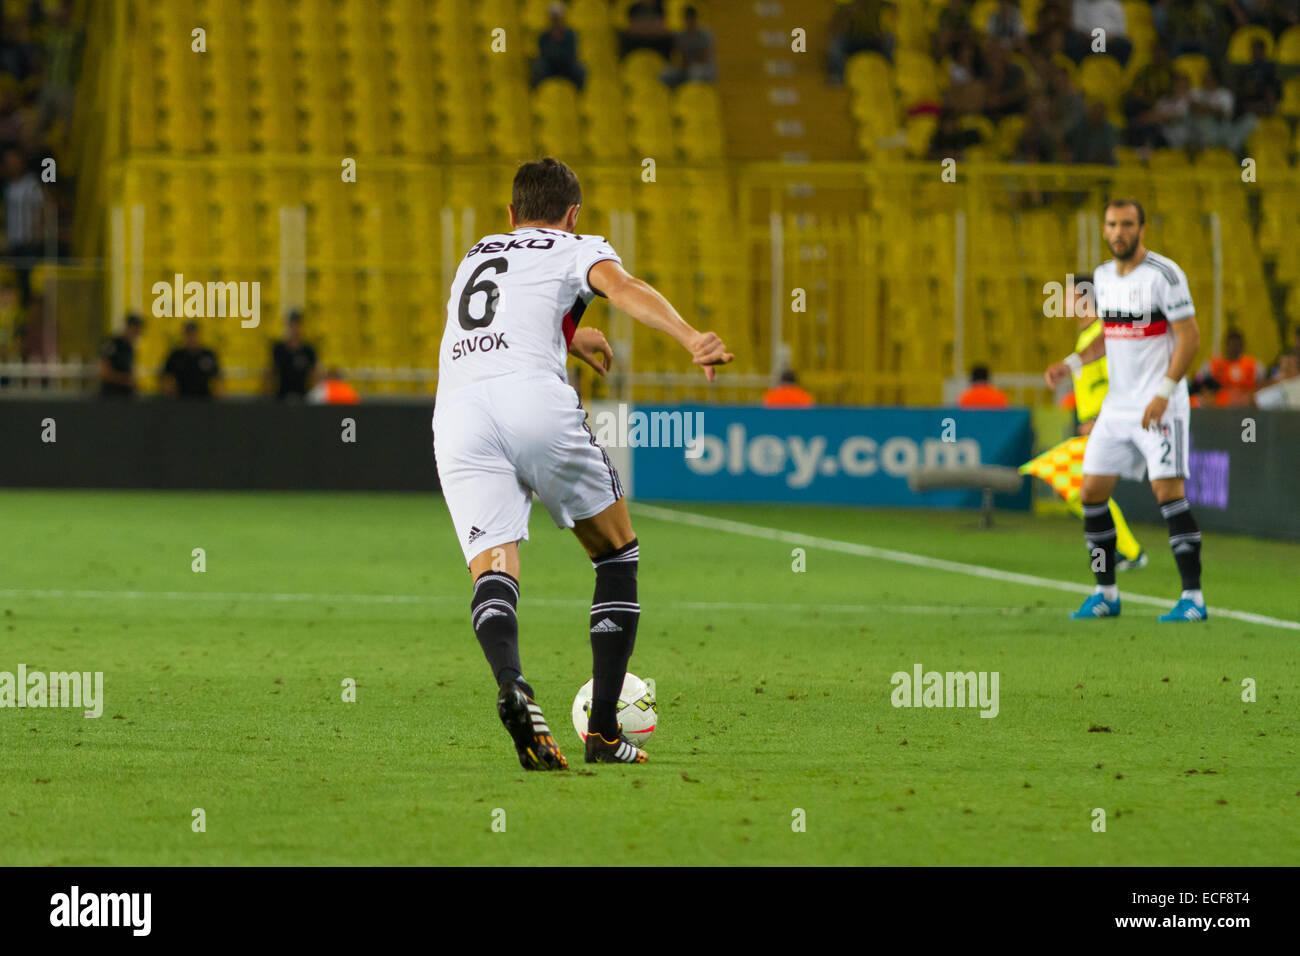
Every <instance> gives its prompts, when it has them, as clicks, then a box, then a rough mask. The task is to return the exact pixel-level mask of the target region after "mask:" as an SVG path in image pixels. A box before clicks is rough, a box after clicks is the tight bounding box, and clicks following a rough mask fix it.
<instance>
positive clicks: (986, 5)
mask: <svg viewBox="0 0 1300 956" xmlns="http://www.w3.org/2000/svg"><path fill="white" fill-rule="evenodd" d="M997 9H998V0H975V5H974V6H972V7H971V8H970V23H971V26H973V27H974V28H975V29H976V30H979V31H980V33H987V32H988V29H989V20H991V19H993V14H994V13H996V12H997Z"/></svg>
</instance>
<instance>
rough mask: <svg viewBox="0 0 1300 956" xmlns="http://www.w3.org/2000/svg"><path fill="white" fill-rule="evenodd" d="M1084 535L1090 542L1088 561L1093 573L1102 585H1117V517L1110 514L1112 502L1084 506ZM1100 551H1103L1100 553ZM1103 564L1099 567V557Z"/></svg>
mask: <svg viewBox="0 0 1300 956" xmlns="http://www.w3.org/2000/svg"><path fill="white" fill-rule="evenodd" d="M1083 536H1084V540H1085V541H1086V542H1087V543H1088V561H1089V562H1090V563H1091V565H1092V573H1093V574H1094V575H1095V576H1096V578H1097V583H1098V584H1100V585H1101V586H1102V587H1114V586H1115V519H1114V518H1112V517H1111V514H1110V502H1109V501H1103V502H1101V503H1099V504H1091V505H1088V504H1085V505H1084V506H1083ZM1098 551H1100V552H1101V554H1100V555H1098V553H1097V552H1098ZM1099 557H1100V559H1101V566H1100V568H1098V561H1097V559H1098V558H1099Z"/></svg>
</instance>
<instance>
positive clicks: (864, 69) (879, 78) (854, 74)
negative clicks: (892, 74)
mask: <svg viewBox="0 0 1300 956" xmlns="http://www.w3.org/2000/svg"><path fill="white" fill-rule="evenodd" d="M844 79H845V82H846V83H848V86H849V89H851V90H858V89H861V90H871V89H875V88H876V87H877V86H881V85H886V84H888V83H889V61H888V60H886V59H885V58H884V57H883V56H881V55H880V54H879V53H855V54H853V56H851V57H849V61H848V63H847V65H846V66H845V68H844Z"/></svg>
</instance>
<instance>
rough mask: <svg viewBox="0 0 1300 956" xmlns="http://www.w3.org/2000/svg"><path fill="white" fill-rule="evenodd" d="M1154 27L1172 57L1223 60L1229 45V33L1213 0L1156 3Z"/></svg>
mask: <svg viewBox="0 0 1300 956" xmlns="http://www.w3.org/2000/svg"><path fill="white" fill-rule="evenodd" d="M1151 24H1152V26H1154V27H1155V30H1156V37H1157V41H1158V42H1159V43H1160V44H1162V45H1163V46H1164V47H1165V48H1166V49H1167V50H1168V51H1169V55H1170V56H1171V57H1179V56H1182V55H1183V54H1184V53H1201V54H1204V55H1205V56H1208V57H1210V58H1211V59H1221V58H1222V57H1223V53H1224V51H1225V50H1226V49H1227V46H1228V40H1227V31H1226V30H1225V29H1224V28H1223V25H1222V24H1221V23H1220V21H1219V16H1218V10H1217V9H1215V5H1214V4H1213V3H1211V2H1210V0H1157V2H1156V3H1154V4H1152V7H1151Z"/></svg>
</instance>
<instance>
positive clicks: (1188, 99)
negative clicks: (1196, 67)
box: [1147, 73, 1192, 147]
mask: <svg viewBox="0 0 1300 956" xmlns="http://www.w3.org/2000/svg"><path fill="white" fill-rule="evenodd" d="M1172 83H1173V85H1172V86H1171V87H1170V90H1169V92H1168V93H1167V94H1165V95H1164V96H1162V97H1160V99H1158V100H1156V105H1155V106H1154V107H1152V109H1151V112H1150V113H1149V114H1148V117H1147V119H1148V120H1149V121H1150V122H1151V123H1152V124H1153V125H1155V126H1158V127H1159V128H1160V140H1161V142H1159V143H1157V144H1156V145H1157V146H1176V147H1182V146H1185V145H1187V140H1188V137H1189V132H1188V128H1187V121H1188V119H1189V117H1190V116H1191V104H1192V84H1191V81H1189V80H1188V79H1187V74H1185V73H1175V74H1174V75H1173V80H1172Z"/></svg>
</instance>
